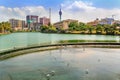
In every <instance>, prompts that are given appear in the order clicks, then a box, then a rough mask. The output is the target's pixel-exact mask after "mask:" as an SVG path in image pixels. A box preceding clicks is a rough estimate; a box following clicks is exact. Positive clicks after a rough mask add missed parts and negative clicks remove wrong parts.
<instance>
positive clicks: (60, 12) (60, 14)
mask: <svg viewBox="0 0 120 80" xmlns="http://www.w3.org/2000/svg"><path fill="white" fill-rule="evenodd" d="M59 16H60V21H61V19H62V11H61V8H60V11H59Z"/></svg>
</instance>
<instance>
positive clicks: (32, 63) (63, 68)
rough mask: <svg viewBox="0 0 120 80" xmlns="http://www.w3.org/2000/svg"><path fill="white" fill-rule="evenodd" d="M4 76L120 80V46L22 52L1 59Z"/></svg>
mask: <svg viewBox="0 0 120 80" xmlns="http://www.w3.org/2000/svg"><path fill="white" fill-rule="evenodd" d="M52 72H54V73H55V75H53V76H52ZM48 74H49V75H50V76H49V78H48V77H46V76H47V75H48ZM0 80H120V49H109V48H85V49H83V48H73V47H65V48H61V49H58V50H51V51H44V52H35V53H30V54H25V55H20V56H17V57H13V58H10V59H6V60H3V61H0Z"/></svg>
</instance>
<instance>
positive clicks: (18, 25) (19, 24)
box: [9, 19, 25, 30]
mask: <svg viewBox="0 0 120 80" xmlns="http://www.w3.org/2000/svg"><path fill="white" fill-rule="evenodd" d="M9 23H10V24H11V28H12V29H13V30H22V29H23V28H24V27H25V21H24V20H18V19H9Z"/></svg>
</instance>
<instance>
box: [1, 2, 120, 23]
mask: <svg viewBox="0 0 120 80" xmlns="http://www.w3.org/2000/svg"><path fill="white" fill-rule="evenodd" d="M49 8H51V10H52V15H51V22H52V23H54V22H58V21H59V9H60V8H61V9H62V13H63V15H62V20H65V19H77V20H79V21H82V22H89V21H92V20H94V19H96V18H105V17H112V16H113V15H114V18H115V19H118V20H120V0H115V1H114V0H109V2H108V1H107V0H57V1H56V0H34V1H33V0H20V1H17V0H12V1H10V0H0V15H1V16H0V22H1V21H7V20H8V19H10V18H17V19H23V20H25V18H26V15H38V16H39V17H44V16H46V17H49Z"/></svg>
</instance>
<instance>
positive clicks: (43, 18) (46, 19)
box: [40, 17, 50, 26]
mask: <svg viewBox="0 0 120 80" xmlns="http://www.w3.org/2000/svg"><path fill="white" fill-rule="evenodd" d="M40 24H41V25H45V26H48V25H49V24H50V19H49V18H46V17H42V18H40Z"/></svg>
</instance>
